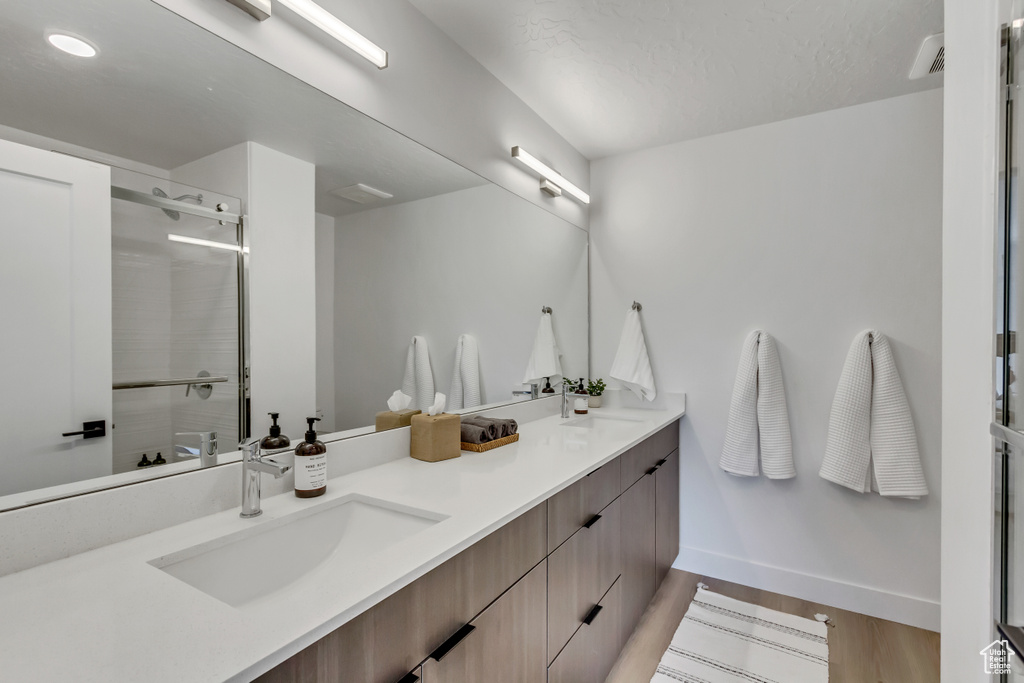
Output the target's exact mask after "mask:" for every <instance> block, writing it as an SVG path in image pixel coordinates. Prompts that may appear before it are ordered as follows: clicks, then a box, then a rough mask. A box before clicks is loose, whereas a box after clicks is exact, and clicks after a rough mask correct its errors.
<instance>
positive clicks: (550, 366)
mask: <svg viewBox="0 0 1024 683" xmlns="http://www.w3.org/2000/svg"><path fill="white" fill-rule="evenodd" d="M561 355H562V352H561V351H559V350H558V342H556V341H555V330H554V327H552V325H551V314H550V313H548V312H546V311H545V312H544V313H541V316H540V324H539V325H537V336H536V337H535V338H534V340H533V351H532V352H531V353H530V361H529V362H528V363H527V364H526V374H525V375H523V384H529V383H530V382H539V381H540V380H542V379H545V378H546V377H560V376H561V375H562V362H561V361H560V360H559V357H560V356H561Z"/></svg>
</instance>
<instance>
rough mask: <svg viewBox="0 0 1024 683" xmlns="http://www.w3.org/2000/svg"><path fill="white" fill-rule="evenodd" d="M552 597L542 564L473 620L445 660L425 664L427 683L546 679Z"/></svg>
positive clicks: (517, 682)
mask: <svg viewBox="0 0 1024 683" xmlns="http://www.w3.org/2000/svg"><path fill="white" fill-rule="evenodd" d="M546 600H547V566H546V564H545V563H543V562H542V563H541V564H539V565H537V566H536V567H535V568H534V569H533V570H532V571H530V573H528V574H527V575H526V576H525V577H523V578H522V579H520V580H519V582H518V583H516V584H515V585H514V586H513V587H512V588H510V589H509V590H508V591H507V592H506V593H505V594H504V595H502V596H501V597H500V598H498V599H497V600H496V601H495V602H494V603H493V604H491V606H490V607H488V608H487V609H486V610H484V612H483V613H482V614H480V615H479V616H478V617H476V618H475V619H474V620H473V621H472V622H470V623H471V625H472V626H473V627H474V629H473V631H472V632H470V633H469V634H468V635H466V636H465V638H464V639H463V640H461V641H460V642H459V643H458V644H457V645H455V647H453V648H452V649H451V650H450V651H449V652H448V653H447V654H445V655H444V656H443V657H441V659H440V661H436V660H434V659H428V660H427V661H426V662H424V664H423V681H424V683H473V682H475V681H487V682H488V683H544V681H545V680H546V674H547V658H546V647H547V637H546V634H547V629H546V624H547V602H546Z"/></svg>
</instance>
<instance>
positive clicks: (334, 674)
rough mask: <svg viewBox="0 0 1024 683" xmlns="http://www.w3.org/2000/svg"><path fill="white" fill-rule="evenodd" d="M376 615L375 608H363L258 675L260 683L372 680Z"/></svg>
mask: <svg viewBox="0 0 1024 683" xmlns="http://www.w3.org/2000/svg"><path fill="white" fill-rule="evenodd" d="M373 617H374V613H373V610H372V609H371V610H370V611H367V612H363V613H362V614H360V615H359V616H358V617H356V618H355V619H353V620H352V621H350V622H348V623H347V624H345V625H344V626H342V627H341V628H339V629H337V630H335V631H333V632H332V633H331V634H329V635H327V636H325V637H324V638H321V639H320V640H318V641H317V642H316V643H314V644H313V645H311V646H309V647H307V648H306V649H305V650H303V651H302V652H300V653H298V654H297V655H295V656H293V657H291V658H290V659H288V660H286V661H284V662H283V663H281V664H279V665H278V666H276V667H275V668H273V669H271V670H270V671H268V672H267V673H265V674H263V675H262V676H260V677H259V678H257V679H256V681H257V683H296V682H301V683H337V682H338V681H369V680H371V679H372V675H373V673H372V672H373V647H372V642H373Z"/></svg>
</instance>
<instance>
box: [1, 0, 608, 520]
mask: <svg viewBox="0 0 1024 683" xmlns="http://www.w3.org/2000/svg"><path fill="white" fill-rule="evenodd" d="M0 14H2V21H0V93H2V96H0V202H2V205H3V206H4V210H3V212H2V215H0V234H2V237H3V243H4V246H5V254H6V256H7V258H6V259H5V260H6V262H7V266H6V267H5V268H4V269H0V298H2V301H3V309H4V325H3V326H0V351H2V376H3V377H4V392H3V399H2V403H0V411H2V414H3V415H4V421H3V422H4V425H5V428H6V432H7V433H6V435H5V438H4V440H5V447H4V449H3V452H2V453H0V467H2V470H3V475H2V476H0V510H4V509H11V508H15V507H20V506H23V505H30V504H34V503H38V502H41V501H45V500H51V499H53V498H57V497H62V496H67V495H75V494H79V493H82V492H86V491H91V490H96V489H101V488H108V487H111V486H119V485H124V484H129V483H132V482H135V481H140V480H145V479H149V478H152V477H157V476H166V475H170V474H176V473H181V472H187V471H191V470H194V469H196V468H200V467H204V466H215V465H217V464H223V463H224V462H228V461H232V460H235V459H237V455H236V454H237V444H238V441H239V440H240V439H241V438H243V437H246V436H248V435H249V434H250V433H251V434H252V435H259V434H262V433H265V432H266V427H267V425H268V424H269V422H268V419H267V417H266V415H265V414H262V413H259V414H257V411H256V410H255V409H254V408H253V405H254V403H255V401H254V397H253V395H252V392H257V391H259V386H260V385H259V383H258V382H253V383H252V384H250V373H251V374H252V375H253V376H258V373H259V372H260V368H259V367H252V365H251V362H252V357H253V356H252V348H253V347H254V346H259V348H260V349H261V350H262V351H263V352H264V356H263V357H264V358H266V357H267V356H266V351H267V346H268V342H267V341H266V340H267V339H268V338H270V339H272V338H273V337H261V334H263V330H259V329H252V328H251V326H250V325H249V324H248V317H247V313H248V311H250V310H251V308H252V307H253V306H256V305H260V304H262V303H264V302H261V301H258V300H256V298H257V297H259V296H261V294H260V290H259V289H258V288H255V287H251V286H250V284H251V281H252V280H253V279H254V278H257V277H259V272H256V271H257V269H258V268H259V267H262V268H269V267H277V268H294V267H296V264H293V263H287V262H285V263H281V264H278V265H276V266H275V265H273V261H272V260H271V259H267V258H263V259H259V258H256V255H257V251H258V250H259V248H260V243H259V241H258V240H256V241H254V242H253V243H251V244H250V241H249V234H248V231H249V225H248V221H249V216H250V214H251V213H252V212H253V211H255V207H256V205H257V203H261V206H266V205H268V204H272V203H274V202H277V203H278V204H280V205H281V207H283V208H282V209H281V210H279V211H278V214H277V215H278V216H280V217H281V218H279V219H278V221H277V224H275V225H273V226H272V228H268V227H267V226H266V225H264V226H261V228H260V229H262V230H268V229H273V230H278V231H288V230H290V229H292V227H291V226H290V225H289V221H288V219H287V215H288V213H287V211H288V210H289V209H292V208H293V209H295V210H297V211H300V212H303V211H304V212H307V213H308V212H310V211H314V212H315V217H316V221H315V243H316V250H317V251H316V259H315V264H314V263H312V262H310V263H306V264H304V265H303V267H305V268H314V267H315V269H316V277H315V285H314V286H312V287H311V288H310V291H305V292H289V295H290V296H299V295H301V296H305V297H315V299H316V304H317V322H316V330H315V334H316V337H317V349H318V351H317V359H316V393H317V396H316V399H315V405H316V406H317V410H319V411H320V413H321V417H322V419H323V423H322V424H323V425H324V429H322V435H323V436H322V438H324V440H326V441H331V440H336V439H342V438H348V437H355V436H363V435H365V434H367V433H368V432H372V431H373V424H374V417H375V415H376V413H377V412H379V411H382V410H386V408H387V399H388V398H389V397H390V396H391V395H392V393H393V392H394V391H396V390H399V389H402V388H403V383H404V382H406V380H407V377H406V376H407V370H408V369H409V368H412V374H413V375H414V379H415V380H417V381H418V382H419V383H418V384H417V390H419V391H421V392H422V391H423V387H425V386H427V385H428V384H429V385H430V386H431V387H432V388H433V390H435V391H439V392H442V393H449V394H453V393H454V394H455V395H456V396H458V395H459V394H463V396H464V397H463V399H462V400H461V401H460V403H459V404H457V405H455V406H453V408H456V409H461V410H475V409H481V408H484V407H487V406H494V405H501V404H504V403H509V402H512V401H516V400H529V399H530V398H532V397H531V394H530V390H529V388H528V387H524V385H523V380H524V379H525V377H524V373H525V372H526V367H527V364H528V361H529V359H530V356H531V352H532V350H533V346H534V341H535V338H536V336H537V331H538V326H539V325H540V324H541V318H542V308H550V309H551V311H552V313H551V322H552V326H553V329H554V336H555V340H556V342H557V345H558V348H559V349H560V353H561V358H560V360H561V364H562V368H563V373H564V374H565V375H569V376H572V377H578V376H583V375H586V374H587V369H588V362H589V359H588V341H587V335H588V329H587V326H588V312H587V305H588V304H587V300H588V295H587V286H588V283H587V278H588V272H587V269H588V256H587V234H586V232H585V231H583V230H581V229H579V228H577V227H575V226H573V225H571V224H569V223H567V222H566V221H564V220H562V219H560V218H558V217H556V216H554V215H553V214H551V213H549V212H547V211H545V210H544V209H542V208H540V207H538V206H536V205H534V204H532V203H530V202H527V201H525V200H524V199H522V198H520V197H518V196H515V195H513V194H511V193H509V192H507V191H505V190H503V189H502V188H499V187H497V186H495V185H493V184H492V183H490V182H488V181H486V180H484V179H483V178H481V177H480V176H478V175H476V174H474V173H472V172H470V171H468V170H466V169H465V168H463V167H461V166H459V165H458V164H455V163H453V162H452V161H450V160H448V159H446V158H445V157H443V156H441V155H439V154H437V153H435V152H433V151H431V150H429V149H427V148H425V147H423V146H422V145H420V144H418V143H416V142H415V141H413V140H410V139H408V138H406V137H404V136H403V135H401V134H400V133H398V132H395V131H394V130H391V129H389V128H388V127H386V126H384V125H382V124H380V123H379V122H377V121H374V120H372V119H370V118H368V117H366V116H364V115H363V114H361V113H359V112H357V111H355V110H353V109H351V108H350V107H348V106H347V105H345V104H344V103H342V102H339V101H338V100H336V99H333V98H331V97H329V96H327V95H325V94H324V93H322V92H320V91H318V90H316V89H314V88H312V87H311V86H309V85H307V84H305V83H303V82H301V81H299V80H297V79H295V78H293V77H291V76H290V75H288V74H286V73H284V72H282V71H280V70H279V69H277V68H275V67H273V66H271V65H269V64H267V63H265V62H263V61H261V60H259V59H257V58H256V57H253V56H252V55H250V54H248V53H246V52H244V51H242V50H240V49H239V48H237V47H235V46H233V45H231V44H230V43H228V42H226V41H224V40H222V39H220V38H219V37H217V36H216V35H213V34H211V33H209V32H207V31H206V30H204V29H202V28H200V27H197V26H195V25H193V24H191V23H190V22H188V21H186V20H184V19H182V18H181V17H179V16H177V15H175V14H173V13H172V12H170V11H168V10H166V9H164V8H163V7H161V6H160V5H157V4H155V3H152V2H148V1H145V0H141V1H140V0H104V1H103V2H96V1H88V2H85V1H82V0H37V1H36V2H20V3H6V4H5V5H4V6H3V8H2V9H0ZM55 31H59V32H63V33H67V34H71V35H73V36H78V37H81V38H84V39H86V41H87V42H88V43H89V44H91V45H93V46H94V47H95V48H97V49H98V54H96V55H95V56H93V57H80V56H74V55H71V54H67V53H65V52H62V51H60V50H58V49H56V48H55V47H54V46H53V45H52V44H51V43H50V42H49V41H48V36H50V35H51V34H52V33H53V32H55ZM247 145H258V146H259V149H263V150H272V151H273V154H276V155H283V156H279V157H276V158H284V157H287V158H290V159H296V160H301V161H302V162H304V163H307V164H311V165H313V166H315V181H313V182H311V183H310V187H309V191H308V192H307V193H298V194H295V193H292V194H291V195H289V194H288V193H287V191H286V190H282V192H281V194H280V196H275V195H276V194H278V193H276V192H274V191H273V190H270V191H268V190H267V189H266V184H265V183H264V184H263V185H262V186H261V187H262V188H263V189H261V190H260V195H259V196H250V195H249V194H248V193H249V191H250V190H251V188H252V187H255V186H256V185H254V184H253V181H252V178H251V177H248V176H247V173H251V172H253V171H252V170H251V168H249V170H248V171H247V167H246V166H245V165H244V164H243V165H242V166H241V167H238V166H232V165H231V164H230V163H228V161H230V159H231V157H232V155H233V154H235V151H233V150H239V149H244V148H245V147H246V146H247ZM268 158H269V157H268ZM252 165H253V162H252V161H251V158H250V167H251V166H252ZM270 167H271V170H273V168H274V166H273V164H272V163H271V164H270ZM238 168H241V171H238ZM232 169H233V170H232ZM285 184H287V183H285ZM285 234H287V233H286V232H285ZM261 263H262V264H263V265H262V266H260V265H258V264H261ZM268 264H270V265H268ZM280 315H281V325H289V324H290V323H289V319H288V310H287V306H284V307H282V310H281V311H280ZM312 333H313V331H311V330H306V329H303V330H294V334H312ZM270 351H271V352H273V351H274V349H273V348H271V349H270ZM282 353H283V351H282ZM467 356H470V357H471V358H472V359H473V361H472V364H470V363H469V362H468V361H467ZM425 358H428V359H429V365H427V364H425V363H424V360H425ZM410 359H412V362H411V364H410ZM457 369H458V372H457ZM474 373H475V374H474ZM467 375H469V377H468V379H467ZM459 376H461V377H462V382H463V383H465V382H471V383H474V386H475V390H474V391H470V392H463V391H455V392H453V391H452V389H453V382H456V381H458V380H457V378H458V377H459ZM557 379H558V378H556V382H557ZM428 380H429V382H428ZM460 386H461V385H460ZM556 386H557V384H556ZM468 395H471V397H469V396H468ZM419 400H420V398H419V397H414V405H415V401H419ZM263 403H264V404H267V403H272V401H264V402H263ZM312 404H313V402H312V399H311V405H312ZM288 417H289V418H290V420H291V422H290V423H291V424H301V422H302V418H303V417H305V416H302V415H299V416H295V415H292V416H288ZM292 431H294V430H292ZM213 433H216V435H217V437H216V441H215V442H212V440H211V436H210V435H211V434H213ZM291 436H292V437H293V439H296V438H297V437H301V434H294V433H293V434H291Z"/></svg>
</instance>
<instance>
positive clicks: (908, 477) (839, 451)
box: [819, 330, 928, 498]
mask: <svg viewBox="0 0 1024 683" xmlns="http://www.w3.org/2000/svg"><path fill="white" fill-rule="evenodd" d="M819 474H820V475H821V477H822V478H824V479H827V480H829V481H831V482H835V483H836V484H841V485H842V486H846V487H849V488H851V489H853V490H854V491H859V492H860V493H868V492H870V491H872V490H877V491H878V492H879V493H881V494H882V495H883V496H900V497H905V498H920V497H921V496H926V495H928V485H927V484H926V483H925V480H924V472H923V470H922V469H921V456H920V454H919V453H918V450H917V435H916V433H915V431H914V419H913V417H911V415H910V405H909V404H908V403H907V396H906V394H905V393H904V392H903V383H902V382H901V381H900V375H899V372H898V371H897V370H896V362H895V360H894V359H893V356H892V347H891V346H890V345H889V339H888V338H887V337H886V336H885V335H884V334H882V333H881V332H877V331H875V330H864V331H863V332H861V333H860V334H858V335H857V336H856V337H855V338H854V340H853V344H852V345H851V346H850V352H849V354H848V355H847V356H846V364H845V365H844V366H843V374H842V376H841V377H840V378H839V387H838V388H837V389H836V397H835V399H834V400H833V401H832V414H831V416H830V417H829V424H828V441H827V443H826V445H825V458H824V459H823V460H822V463H821V471H820V472H819ZM872 480H874V482H875V483H876V484H877V486H873V485H872V483H873V482H872Z"/></svg>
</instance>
